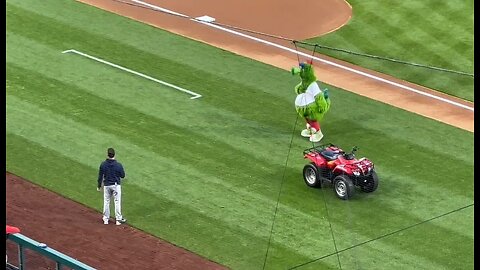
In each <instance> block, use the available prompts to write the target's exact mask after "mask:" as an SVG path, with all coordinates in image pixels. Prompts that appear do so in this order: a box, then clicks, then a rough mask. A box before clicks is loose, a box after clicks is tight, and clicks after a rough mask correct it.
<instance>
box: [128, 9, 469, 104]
mask: <svg viewBox="0 0 480 270" xmlns="http://www.w3.org/2000/svg"><path fill="white" fill-rule="evenodd" d="M132 2H135V3H138V4H142V5H145V6H148V7H151V8H153V9H156V10H159V11H162V12H165V13H169V14H172V15H176V16H180V17H184V18H188V19H190V20H192V21H195V22H198V23H202V24H205V25H207V26H210V27H213V28H217V29H219V30H222V31H225V32H228V33H232V34H234V35H238V36H241V37H244V38H248V39H251V40H255V41H257V42H260V43H264V44H267V45H270V46H273V47H276V48H279V49H282V50H285V51H289V52H292V53H295V54H299V55H302V56H304V57H307V58H311V59H314V60H317V61H319V62H323V63H325V64H328V65H332V66H335V67H338V68H341V69H345V70H348V71H350V72H353V73H356V74H359V75H362V76H365V77H368V78H371V79H374V80H377V81H381V82H384V83H386V84H390V85H393V86H396V87H399V88H402V89H405V90H408V91H411V92H414V93H417V94H420V95H424V96H427V97H430V98H433V99H437V100H440V101H443V102H446V103H450V104H452V105H454V106H457V107H461V108H464V109H467V110H470V111H472V112H473V111H474V108H472V107H470V106H467V105H464V104H461V103H458V102H455V101H453V100H449V99H446V98H443V97H439V96H436V95H433V94H430V93H427V92H423V91H420V90H417V89H414V88H411V87H409V86H406V85H402V84H399V83H396V82H392V81H389V80H387V79H384V78H380V77H377V76H375V75H372V74H368V73H366V72H363V71H360V70H356V69H353V68H350V67H346V66H343V65H340V64H338V63H335V62H331V61H328V60H325V59H321V58H318V57H315V56H313V55H309V54H306V53H303V52H300V51H297V50H294V49H291V48H288V47H285V46H282V45H279V44H276V43H273V42H270V41H266V40H263V39H260V38H256V37H253V36H250V35H247V34H243V33H240V32H237V31H234V30H231V29H228V28H225V27H222V26H219V25H216V24H214V23H210V22H206V21H203V20H200V19H195V18H191V17H190V16H187V15H185V14H181V13H178V12H175V11H172V10H169V9H166V8H162V7H159V6H156V5H153V4H149V3H146V2H143V1H141V0H132Z"/></svg>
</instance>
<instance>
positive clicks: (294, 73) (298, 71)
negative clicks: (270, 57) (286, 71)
mask: <svg viewBox="0 0 480 270" xmlns="http://www.w3.org/2000/svg"><path fill="white" fill-rule="evenodd" d="M290 72H291V73H292V75H296V74H298V73H300V68H298V67H292V70H291V71H290Z"/></svg>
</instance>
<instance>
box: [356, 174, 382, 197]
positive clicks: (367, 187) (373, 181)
mask: <svg viewBox="0 0 480 270" xmlns="http://www.w3.org/2000/svg"><path fill="white" fill-rule="evenodd" d="M377 187H378V176H377V173H376V172H375V171H372V175H370V177H369V178H367V182H366V183H362V185H361V186H360V188H361V189H362V191H363V192H367V193H368V192H374V191H375V190H376V189H377Z"/></svg>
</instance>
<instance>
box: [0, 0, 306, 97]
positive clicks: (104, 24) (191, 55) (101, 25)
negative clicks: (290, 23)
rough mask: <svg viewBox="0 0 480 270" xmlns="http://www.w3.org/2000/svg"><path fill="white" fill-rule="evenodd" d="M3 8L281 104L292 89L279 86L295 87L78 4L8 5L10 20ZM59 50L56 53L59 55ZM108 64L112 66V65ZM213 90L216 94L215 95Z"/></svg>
mask: <svg viewBox="0 0 480 270" xmlns="http://www.w3.org/2000/svg"><path fill="white" fill-rule="evenodd" d="M52 7H54V8H52ZM9 8H17V9H18V8H20V9H22V10H26V11H29V12H31V13H33V14H37V15H41V16H45V17H48V18H50V19H52V20H54V21H55V22H60V23H62V24H65V25H68V26H69V27H70V28H72V29H81V30H82V31H85V32H88V33H90V34H93V35H96V36H100V37H104V38H106V39H108V40H110V41H113V42H114V43H117V42H119V43H122V44H126V45H127V46H129V47H132V48H137V49H139V50H142V51H144V52H147V53H148V54H150V55H155V56H158V57H159V58H160V59H168V60H170V61H173V62H175V63H176V62H178V63H181V64H182V65H186V66H189V67H191V68H192V69H195V70H203V71H205V72H210V73H212V74H216V75H218V76H220V77H225V78H228V79H229V80H232V81H235V82H236V83H240V84H242V85H247V86H249V87H254V88H255V87H258V86H259V85H260V86H261V87H262V91H264V92H267V93H270V94H272V95H275V96H282V97H284V98H286V99H287V100H290V99H292V93H294V92H293V88H288V87H287V90H286V91H283V90H282V89H284V87H285V83H284V82H285V80H286V79H287V80H289V81H290V83H289V84H288V85H295V84H297V83H298V80H299V79H298V77H297V76H295V77H294V76H285V74H289V71H285V70H281V71H282V72H278V71H279V70H280V69H278V68H274V67H272V66H271V65H267V64H264V63H260V62H257V61H254V60H252V59H249V58H244V57H238V55H236V54H234V53H231V52H228V51H225V50H221V49H218V48H215V47H212V46H209V45H207V44H204V43H201V42H198V41H195V40H191V39H188V38H185V37H182V36H178V35H173V34H171V33H170V32H167V31H165V30H162V29H159V28H156V27H153V26H150V25H145V24H144V23H141V22H138V21H135V20H131V19H129V18H125V17H122V16H118V15H116V14H113V13H111V12H107V11H104V10H102V9H98V8H96V7H93V6H90V5H87V4H83V3H81V2H78V1H61V0H44V1H42V2H38V1H34V0H22V1H17V0H9V1H8V3H7V10H8V12H7V16H10V13H11V12H10V10H9ZM79 11H80V12H79ZM86 22H88V23H86ZM125 29H128V30H129V31H128V34H126V33H125ZM74 42H75V43H72V42H71V41H69V40H64V39H62V40H61V43H62V44H65V45H69V46H71V45H82V46H85V45H86V44H88V42H85V40H83V39H80V40H78V42H77V41H74ZM97 45H98V47H99V48H100V49H102V50H104V48H103V47H104V46H106V45H108V46H110V44H109V43H101V44H97ZM102 45H103V46H102ZM88 46H90V44H88ZM96 48H97V47H96ZM65 49H66V48H63V47H62V48H61V50H65ZM77 49H80V48H77ZM92 52H93V50H92ZM109 53H111V52H109V50H106V52H103V51H102V52H101V54H102V55H103V56H106V55H107V54H109ZM117 56H118V57H119V58H118V59H120V60H122V61H123V59H124V58H126V57H128V58H130V57H133V56H134V55H131V52H127V53H124V54H118V55H117ZM232 58H234V59H235V61H228V59H232ZM115 59H117V58H115ZM152 59H155V58H152ZM110 60H112V61H113V59H110ZM226 61H228V64H226ZM149 63H150V62H149ZM159 64H161V63H158V62H155V63H151V64H150V65H149V66H148V67H147V69H146V70H147V71H149V72H150V71H151V69H152V68H155V67H156V66H157V65H159ZM296 65H297V63H296V62H292V66H296ZM246 66H247V67H248V68H246ZM137 71H138V70H137ZM160 74H161V73H160ZM150 75H151V74H150ZM214 90H215V91H219V89H214Z"/></svg>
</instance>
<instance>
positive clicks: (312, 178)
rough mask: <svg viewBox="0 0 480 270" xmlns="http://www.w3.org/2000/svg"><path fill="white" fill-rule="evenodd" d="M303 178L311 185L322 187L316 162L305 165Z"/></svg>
mask: <svg viewBox="0 0 480 270" xmlns="http://www.w3.org/2000/svg"><path fill="white" fill-rule="evenodd" d="M303 180H305V184H307V186H309V187H316V188H320V187H321V180H320V176H319V175H318V169H317V166H316V165H315V164H313V163H310V164H307V165H305V167H303Z"/></svg>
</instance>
